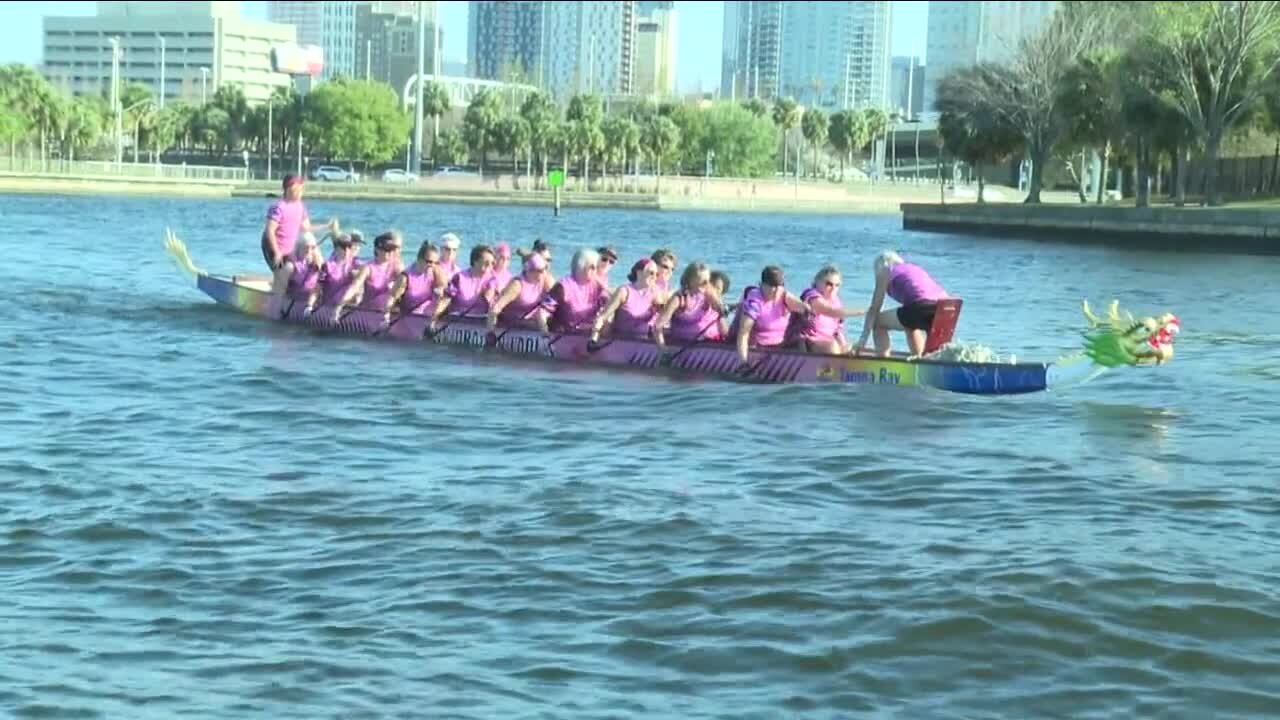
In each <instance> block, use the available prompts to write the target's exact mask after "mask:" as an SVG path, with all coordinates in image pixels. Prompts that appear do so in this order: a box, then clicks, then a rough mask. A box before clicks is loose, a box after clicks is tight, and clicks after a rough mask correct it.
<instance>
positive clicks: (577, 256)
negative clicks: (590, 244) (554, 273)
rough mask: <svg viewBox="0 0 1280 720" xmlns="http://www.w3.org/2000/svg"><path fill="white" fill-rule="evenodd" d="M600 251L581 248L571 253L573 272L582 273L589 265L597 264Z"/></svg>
mask: <svg viewBox="0 0 1280 720" xmlns="http://www.w3.org/2000/svg"><path fill="white" fill-rule="evenodd" d="M599 262H600V253H598V252H596V251H595V250H592V249H591V248H582V249H580V250H578V252H576V253H574V254H573V274H574V275H578V274H579V273H584V272H586V271H587V268H588V267H589V266H591V265H596V264H599Z"/></svg>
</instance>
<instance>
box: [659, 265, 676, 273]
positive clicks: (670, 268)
mask: <svg viewBox="0 0 1280 720" xmlns="http://www.w3.org/2000/svg"><path fill="white" fill-rule="evenodd" d="M659 267H661V268H662V269H663V270H666V271H667V272H675V269H676V266H675V265H661V266H659Z"/></svg>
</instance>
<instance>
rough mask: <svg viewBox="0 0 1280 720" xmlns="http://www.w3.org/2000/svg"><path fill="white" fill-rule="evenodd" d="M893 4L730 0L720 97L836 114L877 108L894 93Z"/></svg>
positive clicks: (884, 0) (879, 0)
mask: <svg viewBox="0 0 1280 720" xmlns="http://www.w3.org/2000/svg"><path fill="white" fill-rule="evenodd" d="M889 30H890V5H889V2H888V0H876V1H871V2H811V1H808V0H791V1H789V2H774V1H768V0H766V1H759V2H752V1H749V0H737V1H734V0H729V1H728V2H726V3H725V12H724V59H723V64H722V71H721V72H722V75H721V91H720V92H721V95H722V96H727V97H739V98H741V97H759V98H762V99H765V100H772V99H774V98H779V97H791V98H794V99H795V100H796V101H797V102H799V103H800V104H802V105H806V106H812V107H819V108H822V109H824V110H836V109H840V108H845V107H878V108H883V107H885V106H886V105H887V103H888V93H889Z"/></svg>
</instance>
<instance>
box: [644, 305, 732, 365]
mask: <svg viewBox="0 0 1280 720" xmlns="http://www.w3.org/2000/svg"><path fill="white" fill-rule="evenodd" d="M718 322H720V316H719V315H716V316H715V317H714V318H711V322H709V323H707V324H706V325H703V326H702V329H701V330H699V331H698V334H697V335H694V336H693V340H690V341H689V342H687V343H685V344H684V345H683V346H681V347H680V349H679V350H676V351H675V352H674V353H672V354H670V355H664V356H663V357H662V358H660V359H659V361H658V364H659V365H663V366H669V365H671V362H672V361H673V360H675V359H676V358H678V357H680V356H681V355H683V354H684V352H685V351H686V350H688V349H689V348H691V347H693V346H694V345H697V344H698V343H700V342H702V336H703V335H704V334H705V333H706V332H707V331H708V330H710V329H711V326H712V325H715V324H716V323H718Z"/></svg>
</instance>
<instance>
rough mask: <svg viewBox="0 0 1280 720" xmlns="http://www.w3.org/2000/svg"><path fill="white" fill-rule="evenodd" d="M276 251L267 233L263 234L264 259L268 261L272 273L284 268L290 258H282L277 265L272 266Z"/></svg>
mask: <svg viewBox="0 0 1280 720" xmlns="http://www.w3.org/2000/svg"><path fill="white" fill-rule="evenodd" d="M274 250H275V248H274V247H272V244H271V240H269V239H268V238H267V234H266V233H263V234H262V259H263V260H264V261H266V263H267V267H269V268H271V272H275V271H276V270H279V269H280V268H282V267H284V261H285V260H288V259H289V258H288V257H281V258H280V262H278V263H276V264H275V265H272V264H271V260H272V257H271V256H272V255H274V254H275V253H274V252H273V251H274Z"/></svg>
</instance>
